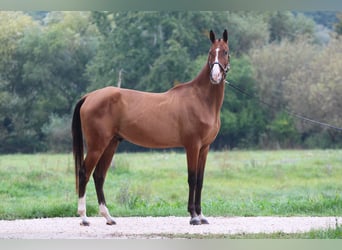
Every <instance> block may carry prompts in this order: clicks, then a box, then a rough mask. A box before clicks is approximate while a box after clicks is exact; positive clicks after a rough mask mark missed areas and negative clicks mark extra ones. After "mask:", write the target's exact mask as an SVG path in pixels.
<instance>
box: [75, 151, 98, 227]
mask: <svg viewBox="0 0 342 250" xmlns="http://www.w3.org/2000/svg"><path fill="white" fill-rule="evenodd" d="M98 158H99V156H98V154H97V153H96V152H94V153H93V152H88V153H87V156H86V158H85V160H84V162H83V164H82V166H81V168H80V170H79V173H78V175H79V186H78V197H79V199H78V214H79V215H80V217H81V219H82V221H81V225H82V226H89V224H90V223H89V221H88V218H87V215H86V186H87V183H88V181H89V178H90V175H91V172H92V171H93V169H94V167H95V164H96V162H97V161H98Z"/></svg>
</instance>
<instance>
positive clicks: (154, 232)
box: [0, 217, 342, 239]
mask: <svg viewBox="0 0 342 250" xmlns="http://www.w3.org/2000/svg"><path fill="white" fill-rule="evenodd" d="M89 219H90V223H91V224H90V226H89V227H84V226H80V225H79V222H80V218H77V217H75V218H47V219H32V220H14V221H6V220H0V238H1V239H10V238H14V239H32V238H33V239H52V238H54V239H92V238H101V239H103V238H110V239H116V238H118V239H126V238H140V239H145V238H173V236H172V235H174V234H183V235H184V234H186V235H187V236H191V234H204V235H205V234H239V233H271V232H284V233H295V232H305V231H310V230H312V229H324V228H335V225H336V219H337V220H338V223H339V224H340V223H341V222H342V217H208V220H209V222H210V224H209V225H200V226H191V225H189V218H188V217H118V218H115V221H116V223H117V225H114V226H107V225H106V224H105V219H104V218H102V217H91V218H89ZM179 237H181V236H179Z"/></svg>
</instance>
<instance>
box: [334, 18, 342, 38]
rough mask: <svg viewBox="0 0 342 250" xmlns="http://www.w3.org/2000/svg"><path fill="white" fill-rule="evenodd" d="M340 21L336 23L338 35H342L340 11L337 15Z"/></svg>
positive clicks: (335, 27)
mask: <svg viewBox="0 0 342 250" xmlns="http://www.w3.org/2000/svg"><path fill="white" fill-rule="evenodd" d="M336 16H337V19H338V22H336V23H335V25H334V30H335V32H336V33H337V34H338V35H342V13H338V14H337V15H336Z"/></svg>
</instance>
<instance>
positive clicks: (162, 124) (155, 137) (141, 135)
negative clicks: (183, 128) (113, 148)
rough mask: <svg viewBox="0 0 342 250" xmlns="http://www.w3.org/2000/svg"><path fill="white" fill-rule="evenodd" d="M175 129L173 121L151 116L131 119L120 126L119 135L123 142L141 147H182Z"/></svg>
mask: <svg viewBox="0 0 342 250" xmlns="http://www.w3.org/2000/svg"><path fill="white" fill-rule="evenodd" d="M176 127H177V126H176V123H175V122H174V121H172V120H170V119H167V121H166V120H165V119H164V118H162V117H156V115H155V114H153V115H151V116H146V117H144V118H141V119H137V118H135V119H134V118H131V119H130V121H129V122H126V123H125V124H121V126H120V132H119V134H120V136H122V137H123V138H124V139H125V140H127V141H129V142H131V143H134V144H137V145H139V146H143V147H148V148H172V147H180V146H182V145H181V141H180V138H179V131H178V130H177V129H176Z"/></svg>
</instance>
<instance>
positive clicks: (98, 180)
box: [93, 139, 118, 225]
mask: <svg viewBox="0 0 342 250" xmlns="http://www.w3.org/2000/svg"><path fill="white" fill-rule="evenodd" d="M117 146H118V141H117V140H116V139H113V140H112V141H111V142H110V143H109V145H108V146H107V148H106V150H105V151H104V152H103V154H102V156H101V158H100V160H99V162H98V164H97V166H96V168H95V171H94V173H93V178H94V183H95V188H96V194H97V199H98V203H99V211H100V214H101V215H102V216H103V217H105V218H106V220H107V225H115V224H116V222H115V221H114V219H113V218H112V217H111V215H110V214H109V211H108V208H107V206H106V199H105V196H104V192H103V185H104V181H105V178H106V174H107V171H108V168H109V167H110V163H111V161H112V158H113V155H114V153H115V151H116V149H117Z"/></svg>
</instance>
